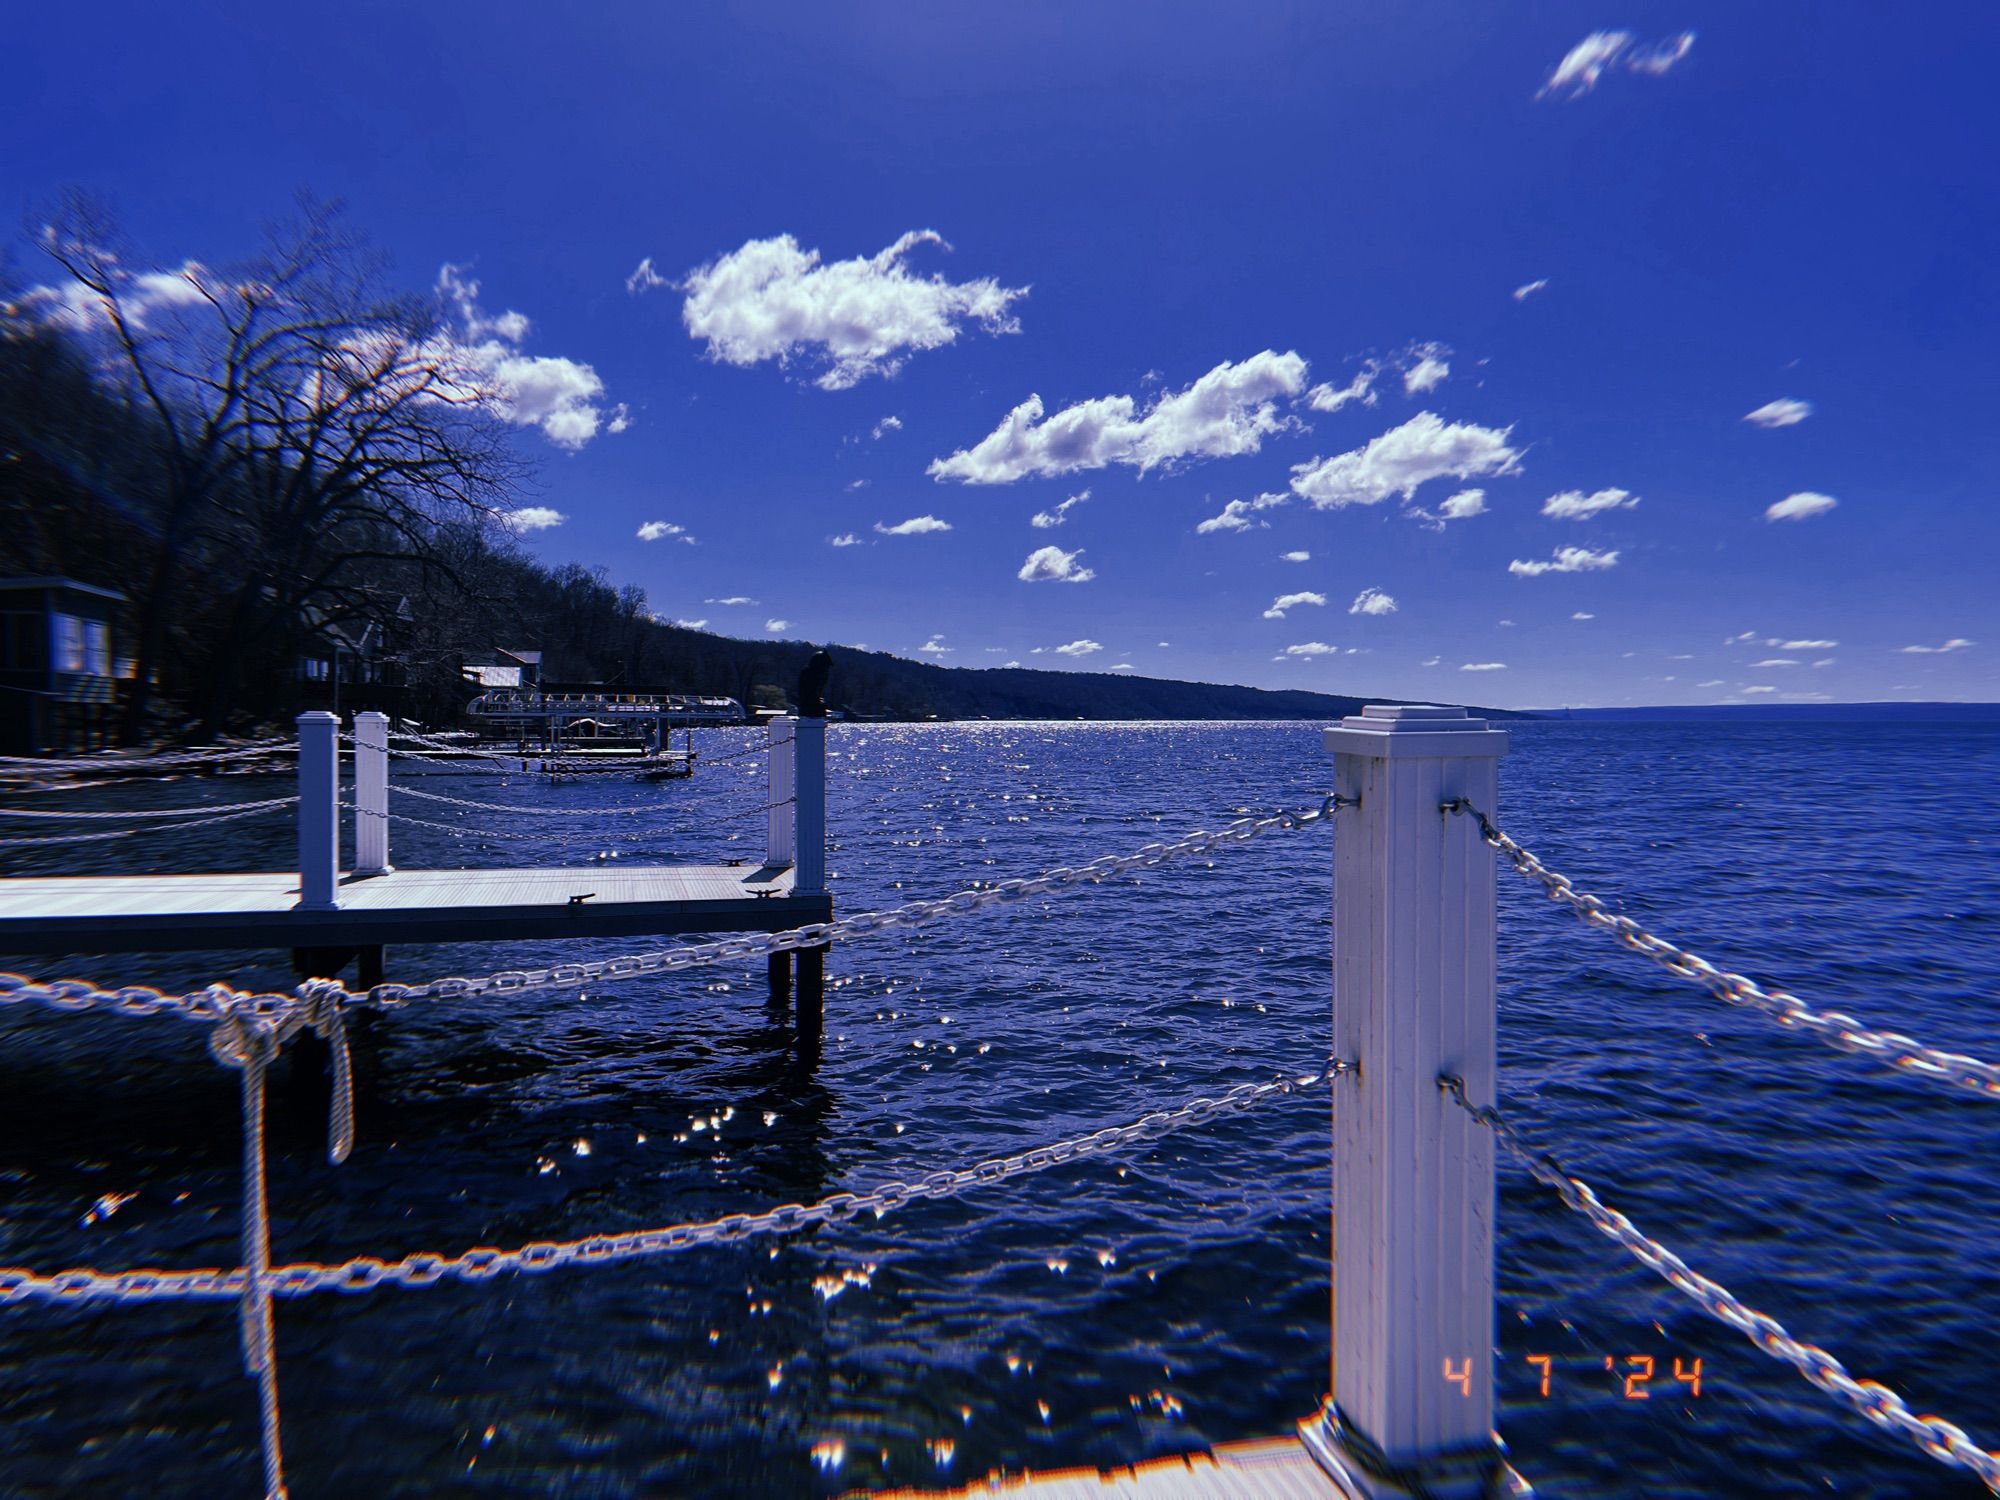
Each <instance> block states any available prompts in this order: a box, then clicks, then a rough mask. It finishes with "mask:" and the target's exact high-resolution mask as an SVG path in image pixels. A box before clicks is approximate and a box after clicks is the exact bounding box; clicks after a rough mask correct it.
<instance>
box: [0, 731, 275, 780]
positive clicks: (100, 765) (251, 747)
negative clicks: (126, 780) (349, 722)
mask: <svg viewBox="0 0 2000 1500" xmlns="http://www.w3.org/2000/svg"><path fill="white" fill-rule="evenodd" d="M297 748H298V741H296V740H288V739H271V740H252V741H251V742H250V743H249V744H246V745H238V746H236V747H234V748H232V749H228V750H190V751H185V752H174V753H169V754H165V755H132V756H113V757H110V758H104V757H99V756H76V757H72V758H71V759H68V760H47V759H44V758H43V757H41V756H39V755H0V775H11V774H16V772H15V769H14V768H15V767H19V768H20V770H22V771H33V772H40V771H136V770H141V769H152V768H154V767H158V766H201V765H209V764H212V763H214V762H217V761H228V760H249V759H253V758H255V757H260V756H266V755H270V754H273V753H274V752H277V751H282V750H296V749H297Z"/></svg>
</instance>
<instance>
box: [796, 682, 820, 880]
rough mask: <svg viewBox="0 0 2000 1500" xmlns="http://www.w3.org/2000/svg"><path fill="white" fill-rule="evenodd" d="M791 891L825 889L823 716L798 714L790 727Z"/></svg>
mask: <svg viewBox="0 0 2000 1500" xmlns="http://www.w3.org/2000/svg"><path fill="white" fill-rule="evenodd" d="M792 796H793V803H792V807H791V812H792V815H793V816H792V828H793V831H794V832H793V840H792V842H793V851H792V852H793V859H794V864H793V878H792V894H793V895H795V896H818V895H823V894H825V891H826V720H824V719H812V718H806V717H804V716H803V715H801V716H800V717H799V718H798V719H797V720H796V721H794V725H793V729H792Z"/></svg>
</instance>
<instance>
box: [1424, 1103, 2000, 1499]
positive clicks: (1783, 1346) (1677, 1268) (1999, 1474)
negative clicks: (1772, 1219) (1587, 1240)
mask: <svg viewBox="0 0 2000 1500" xmlns="http://www.w3.org/2000/svg"><path fill="white" fill-rule="evenodd" d="M1438 1087H1439V1088H1440V1089H1442V1090H1443V1091H1444V1092H1445V1093H1446V1094H1448V1095H1450V1096H1451V1099H1452V1101H1453V1102H1454V1103H1456V1104H1457V1105H1458V1106H1459V1108H1461V1109H1463V1110H1465V1111H1466V1113H1468V1114H1469V1115H1471V1116H1472V1118H1473V1119H1475V1120H1477V1121H1478V1122H1479V1123H1480V1124H1482V1125H1485V1126H1486V1127H1487V1128H1488V1129H1490V1130H1491V1131H1492V1132H1493V1134H1494V1137H1495V1138H1496V1139H1497V1140H1498V1141H1499V1142H1500V1143H1501V1144H1502V1145H1503V1146H1505V1147H1506V1148H1507V1149H1508V1150H1510V1151H1512V1152H1513V1153H1514V1154H1515V1155H1516V1156H1518V1157H1519V1158H1520V1159H1521V1160H1522V1162H1524V1163H1525V1164H1526V1166H1527V1168H1528V1171H1529V1172H1530V1173H1531V1174H1533V1176H1534V1177H1535V1179H1536V1180H1537V1181H1538V1182H1542V1183H1545V1184H1547V1185H1548V1186H1549V1187H1552V1188H1554V1189H1555V1190H1556V1193H1557V1194H1558V1195H1559V1196H1560V1197H1561V1198H1562V1201H1563V1202H1564V1203H1565V1204H1566V1205H1568V1206H1569V1207H1570V1208H1572V1209H1574V1210H1576V1212H1578V1213H1580V1214H1582V1215H1583V1216H1584V1217H1585V1218H1587V1219H1589V1220H1590V1222H1591V1223H1592V1224H1594V1225H1596V1226H1597V1228H1598V1230H1599V1231H1600V1232H1602V1233H1603V1234H1605V1235H1606V1236H1607V1237H1609V1238H1611V1239H1613V1240H1616V1241H1617V1242H1618V1244H1619V1245H1620V1246H1621V1247H1623V1248H1624V1249H1625V1250H1627V1251H1629V1252H1630V1253H1631V1254H1632V1255H1633V1256H1634V1257H1635V1258H1636V1259H1637V1260H1638V1261H1639V1262H1640V1263H1641V1264H1642V1265H1644V1266H1646V1267H1647V1268H1648V1269H1649V1270H1652V1271H1654V1272H1656V1273H1657V1274H1658V1275H1659V1276H1660V1277H1661V1278H1663V1279H1664V1280H1665V1281H1666V1282H1667V1284H1668V1285H1669V1286H1671V1287H1673V1288H1674V1290H1676V1291H1678V1292H1680V1293H1682V1294H1683V1295H1685V1296H1687V1297H1688V1298H1690V1299H1691V1300H1692V1301H1693V1302H1694V1303H1695V1305H1696V1306H1698V1307H1700V1308H1701V1310H1702V1311H1703V1312H1705V1313H1707V1314H1708V1315H1709V1316H1710V1317H1712V1318H1714V1319H1716V1320H1717V1321H1718V1322H1722V1323H1726V1324H1728V1325H1729V1326H1730V1327H1731V1328H1734V1329H1735V1330H1736V1331H1737V1332H1738V1333H1740V1334H1742V1335H1743V1336H1744V1337H1745V1338H1747V1339H1749V1340H1750V1342H1751V1343H1753V1344H1755V1345H1756V1346H1757V1347H1758V1348H1759V1349H1762V1350H1763V1351H1764V1352H1765V1353H1766V1354H1769V1355H1771V1356H1772V1357H1773V1358H1776V1359H1781V1360H1784V1361H1785V1362H1786V1363H1787V1364H1789V1365H1791V1366H1793V1367H1794V1368H1795V1369H1796V1370H1798V1372H1799V1373H1800V1374H1801V1375H1803V1376H1805V1378H1806V1379H1807V1380H1809V1381H1811V1382H1812V1383H1813V1384H1814V1385H1816V1386H1818V1387H1819V1388H1820V1389H1821V1390H1823V1391H1825V1392H1827V1393H1828V1394H1829V1395H1832V1396H1835V1397H1838V1398H1839V1399H1840V1400H1841V1401H1842V1402H1844V1403H1845V1404H1846V1405H1847V1406H1848V1407H1850V1408H1852V1409H1853V1410H1854V1411H1856V1412H1858V1413H1859V1414H1860V1415H1861V1416H1863V1417H1866V1418H1867V1419H1868V1420H1869V1421H1870V1422H1873V1423H1874V1424H1875V1425H1876V1426H1877V1427H1881V1428H1883V1429H1885V1430H1887V1431H1889V1432H1894V1433H1898V1434H1900V1435H1902V1436H1903V1437H1906V1438H1908V1439H1910V1441H1912V1442H1913V1443H1915V1444H1916V1445H1917V1446H1918V1447H1919V1448H1921V1449H1923V1450H1924V1452H1925V1453H1927V1454H1929V1455H1930V1456H1931V1457H1932V1458H1934V1459H1937V1460H1938V1461H1939V1462H1940V1463H1947V1464H1957V1465H1959V1466H1961V1467H1963V1468H1967V1469H1970V1470H1971V1471H1972V1472H1973V1473H1974V1474H1976V1475H1978V1476H1979V1478H1980V1479H1981V1480H1982V1481H1983V1482H1984V1483H1985V1485H1986V1487H1987V1488H1988V1489H1989V1490H1992V1491H1993V1492H1994V1493H1995V1494H2000V1453H1989V1452H1988V1451H1987V1450H1986V1449H1984V1448H1982V1447H1980V1445H1979V1444H1978V1443H1977V1442H1976V1441H1974V1439H1973V1438H1972V1436H1971V1435H1970V1434H1968V1433H1967V1432H1966V1431H1965V1429H1963V1428H1962V1427H1959V1426H1957V1425H1955V1424H1954V1423H1951V1422H1947V1421H1946V1420H1945V1419H1944V1418H1942V1417H1934V1416H1918V1415H1917V1414H1916V1413H1915V1412H1913V1411H1911V1410H1910V1408H1909V1407H1908V1405H1906V1404H1905V1403H1904V1401H1903V1398H1902V1397H1901V1396H1899V1395H1897V1394H1896V1393H1895V1392H1894V1391H1892V1390H1890V1389H1889V1388H1888V1387H1887V1386H1885V1385H1883V1384H1881V1383H1880V1382H1879V1381H1874V1380H1856V1379H1855V1378H1854V1377H1853V1376H1852V1375H1850V1374H1849V1373H1848V1371H1847V1367H1846V1366H1845V1365H1843V1364H1842V1363H1841V1362H1840V1361H1839V1360H1838V1359H1835V1358H1834V1357H1833V1356H1832V1355H1831V1354H1829V1353H1827V1352H1826V1350H1824V1349H1822V1348H1820V1347H1819V1346H1818V1345H1817V1344H1809V1343H1806V1342H1804V1341H1803V1340H1800V1339H1796V1338H1794V1337H1792V1335H1791V1334H1790V1333H1789V1332H1787V1331H1786V1329H1785V1326H1784V1325H1783V1324H1782V1323H1780V1322H1779V1321H1778V1320H1777V1319H1776V1318H1773V1317H1771V1316H1770V1315H1769V1314H1768V1313H1761V1312H1758V1311H1757V1310H1756V1309H1755V1308H1753V1307H1750V1306H1747V1305H1746V1304H1745V1303H1744V1302H1743V1301H1742V1299H1740V1298H1739V1297H1737V1296H1736V1295H1735V1293H1733V1292H1731V1291H1730V1290H1729V1289H1728V1288H1727V1287H1725V1286H1723V1285H1721V1284H1720V1283H1718V1282H1714V1281H1711V1280H1709V1279H1708V1278H1707V1277H1706V1276H1703V1275H1701V1274H1700V1273H1699V1272H1697V1271H1694V1270H1691V1269H1690V1268H1689V1267H1688V1264H1687V1262H1686V1261H1684V1260H1682V1259H1681V1258H1680V1257H1679V1256H1678V1255H1676V1254H1674V1252H1673V1251H1671V1250H1669V1249H1667V1247H1666V1246H1664V1245H1662V1244H1661V1243H1660V1242H1659V1241H1658V1240H1655V1239H1651V1238H1648V1237H1647V1236H1646V1235H1645V1234H1643V1233H1641V1232H1640V1230H1639V1229H1638V1227H1637V1226H1636V1225H1634V1224H1633V1222H1632V1221H1631V1220H1630V1219H1628V1218H1626V1217H1625V1215H1623V1214H1621V1213H1619V1212H1618V1211H1617V1210H1616V1209H1614V1208H1611V1207H1608V1206H1607V1205H1606V1204H1605V1203H1604V1201H1603V1200H1602V1199H1600V1198H1599V1197H1598V1196H1597V1194H1596V1193H1595V1192H1594V1191H1593V1190H1592V1189H1591V1186H1590V1184H1589V1183H1587V1182H1584V1181H1583V1180H1582V1179H1581V1178H1578V1177H1574V1176H1572V1175H1571V1174H1570V1173H1568V1172H1567V1171H1565V1170H1564V1169H1563V1166H1562V1164H1561V1163H1560V1162H1558V1161H1557V1160H1556V1159H1555V1158H1554V1157H1552V1156H1550V1155H1548V1154H1547V1153H1546V1152H1542V1151H1538V1150H1536V1149H1534V1148H1533V1147H1531V1146H1530V1145H1528V1144H1527V1143H1526V1142H1525V1141H1524V1140H1522V1138H1521V1136H1520V1134H1519V1132H1518V1131H1516V1130H1515V1128H1514V1127H1513V1125H1512V1124H1510V1123H1509V1122H1508V1121H1507V1120H1506V1119H1505V1117H1503V1116H1502V1115H1501V1114H1500V1112H1499V1110H1498V1109H1496V1108H1494V1107H1493V1106H1492V1105H1490V1104H1482V1105H1475V1104H1473V1103H1472V1102H1471V1101H1470V1100H1468V1099H1467V1098H1466V1097H1465V1083H1464V1080H1463V1079H1459V1078H1451V1077H1446V1078H1440V1079H1439V1080H1438Z"/></svg>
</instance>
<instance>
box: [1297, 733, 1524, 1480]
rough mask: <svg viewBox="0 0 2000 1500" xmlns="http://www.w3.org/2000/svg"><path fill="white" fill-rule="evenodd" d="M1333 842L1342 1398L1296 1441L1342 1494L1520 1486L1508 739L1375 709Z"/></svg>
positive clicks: (1354, 746) (1343, 756) (1336, 1267)
mask: <svg viewBox="0 0 2000 1500" xmlns="http://www.w3.org/2000/svg"><path fill="white" fill-rule="evenodd" d="M1326 748H1327V749H1328V750H1329V751H1330V752H1331V753H1332V754H1333V757H1334V790H1335V792H1336V793H1337V794H1338V795H1340V796H1341V797H1342V798H1358V799H1359V805H1358V806H1351V807H1344V808H1343V810H1342V812H1341V814H1340V822H1339V824H1338V826H1337V829H1336V833H1335V841H1334V893H1333V908H1334V915H1333V931H1334V944H1333V1046H1334V1052H1335V1054H1336V1055H1337V1056H1338V1057H1340V1058H1342V1059H1344V1060H1346V1061H1348V1062H1349V1063H1351V1064H1353V1065H1354V1067H1355V1068H1356V1069H1357V1071H1356V1072H1355V1073H1353V1074H1351V1075H1349V1077H1348V1078H1347V1079H1346V1081H1344V1082H1343V1083H1341V1084H1340V1085H1339V1086H1338V1087H1337V1088H1336V1089H1335V1091H1334V1110H1333V1247H1334V1249H1333V1271H1334V1297H1333V1321H1334V1327H1333V1371H1332V1380H1333V1384H1332V1392H1333V1394H1332V1396H1331V1397H1330V1398H1329V1399H1328V1401H1327V1403H1326V1407H1325V1409H1324V1411H1323V1412H1322V1414H1321V1415H1320V1416H1319V1417H1316V1418H1314V1419H1312V1420H1311V1421H1309V1422H1307V1423H1305V1424H1303V1425H1302V1427H1301V1429H1300V1436H1301V1437H1302V1438H1303V1440H1304V1441H1305V1443H1306V1445H1307V1447H1308V1448H1310V1449H1311V1450H1312V1452H1313V1455H1314V1457H1315V1458H1316V1459H1318V1460H1319V1463H1320V1465H1321V1467H1322V1468H1324V1469H1325V1470H1326V1471H1327V1473H1328V1474H1329V1475H1331V1476H1332V1478H1333V1480H1334V1482H1335V1485H1336V1487H1337V1489H1338V1490H1339V1492H1340V1493H1341V1494H1342V1495H1344V1496H1346V1497H1348V1500H1389V1497H1403V1496H1410V1495H1425V1496H1436V1497H1440V1500H1463V1497H1471V1496H1485V1495H1500V1494H1517V1493H1522V1492H1524V1491H1523V1489H1519V1488H1516V1486H1517V1485H1518V1480H1517V1479H1515V1477H1514V1476H1513V1475H1512V1471H1511V1470H1509V1469H1508V1468H1507V1466H1506V1464H1505V1462H1504V1461H1503V1459H1502V1457H1501V1454H1500V1449H1499V1446H1498V1442H1497V1439H1496V1437H1495V1434H1494V1431H1493V1339H1494V1326H1493V1207H1494V1141H1493V1138H1492V1135H1491V1133H1490V1132H1488V1131H1486V1130H1485V1129H1483V1128H1482V1127H1480V1126H1479V1125H1478V1124H1476V1123H1475V1122H1474V1121H1473V1120H1472V1119H1471V1118H1470V1117H1469V1116H1468V1115H1467V1114H1466V1113H1465V1112H1464V1111H1463V1110H1459V1109H1456V1108H1454V1107H1452V1105H1451V1103H1450V1101H1449V1099H1448V1098H1447V1097H1446V1095H1445V1094H1444V1093H1443V1091H1442V1090H1441V1089H1440V1088H1439V1085H1438V1079H1439V1077H1440V1076H1441V1075H1443V1074H1453V1075H1456V1076H1457V1077H1459V1078H1462V1079H1463V1080H1464V1081H1465V1088H1466V1092H1467V1093H1468V1094H1469V1095H1470V1096H1471V1097H1472V1098H1473V1099H1475V1100H1479V1101H1487V1100H1491V1099H1492V1098H1493V1093H1494V1028H1495V1006H1494V948H1493V937H1494V889H1493V888H1494V870H1493V860H1492V856H1491V855H1490V853H1489V852H1488V851H1487V849H1486V848H1485V846H1484V845H1483V844H1482V843H1481V842H1480V841H1479V838H1478V832H1477V830H1476V829H1474V828H1472V827H1471V826H1470V824H1469V823H1468V822H1467V820H1465V819H1460V818H1454V817H1452V816H1451V815H1450V814H1449V813H1447V812H1445V811H1444V810H1443V804H1444V802H1445V801H1446V800H1447V799H1449V798H1454V797H1468V798H1470V799H1471V800H1472V802H1473V803H1474V805H1476V806H1478V807H1481V808H1484V809H1486V810H1488V811H1489V812H1490V811H1491V810H1492V808H1493V806H1494V803H1495V800H1496V797H1495V794H1496V791H1497V788H1498V783H1499V757H1500V756H1502V755H1505V754H1506V753H1507V735H1506V734H1505V732H1504V731H1500V730H1495V729H1491V728H1489V727H1488V726H1487V724H1486V722H1485V721H1484V720H1483V719H1474V718H1470V717H1468V716H1467V714H1466V712H1465V710H1464V709H1462V708H1440V707H1432V706H1428V705H1398V706H1395V707H1381V706H1377V705H1370V706H1369V707H1368V708H1366V709H1365V710H1364V711H1363V712H1362V713H1361V714H1359V715H1357V716H1353V717H1350V718H1347V719H1344V720H1342V721H1341V723H1340V724H1339V725H1338V726H1337V727H1335V728H1332V729H1329V730H1327V731H1326Z"/></svg>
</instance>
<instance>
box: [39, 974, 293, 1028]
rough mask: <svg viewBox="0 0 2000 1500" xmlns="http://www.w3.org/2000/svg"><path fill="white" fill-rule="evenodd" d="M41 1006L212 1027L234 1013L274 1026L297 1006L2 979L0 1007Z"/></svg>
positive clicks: (266, 996) (136, 987) (279, 998)
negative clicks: (157, 1018) (247, 1015)
mask: <svg viewBox="0 0 2000 1500" xmlns="http://www.w3.org/2000/svg"><path fill="white" fill-rule="evenodd" d="M21 1004H30V1005H45V1006H47V1007H48V1008H49V1009H51V1010H64V1011H83V1010H108V1011H111V1012H113V1013H114V1014H116V1015H121V1016H173V1017H175V1018H177V1019H179V1020H183V1021H198V1022H200V1023H201V1024H203V1025H205V1026H213V1025H215V1024H217V1023H218V1022H220V1021H222V1020H224V1019H226V1018H227V1017H228V1016H229V1015H230V1014H231V1013H232V1011H234V1012H235V1013H238V1014H243V1013H246V1012H247V1013H249V1014H254V1015H256V1016H257V1017H258V1018H260V1019H261V1020H264V1021H269V1022H275V1021H278V1020H282V1019H283V1018H284V1017H286V1016H288V1015H289V1014H290V1013H291V1011H292V1009H293V1007H294V1006H295V1005H296V1004H297V1000H296V997H295V996H292V995H278V994H271V993H268V992H266V993H260V994H251V993H248V992H246V991H243V990H237V989H232V988H231V987H230V986H228V985H226V984H211V985H209V986H208V987H207V988H205V989H199V990H193V991H190V992H188V993H186V994H182V995H174V994H169V993H168V992H166V991H165V990H157V989H154V988H153V987H152V986H151V985H149V984H129V985H126V986H124V987H123V988H121V989H115V990H107V989H100V988H99V987H98V986H96V985H94V984H91V983H89V982H88V981H86V980H82V979H54V980H50V981H48V982H46V983H44V982H42V981H40V980H34V979H29V978H28V977H27V976H26V975H23V974H0V1006H6V1005H21Z"/></svg>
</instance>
